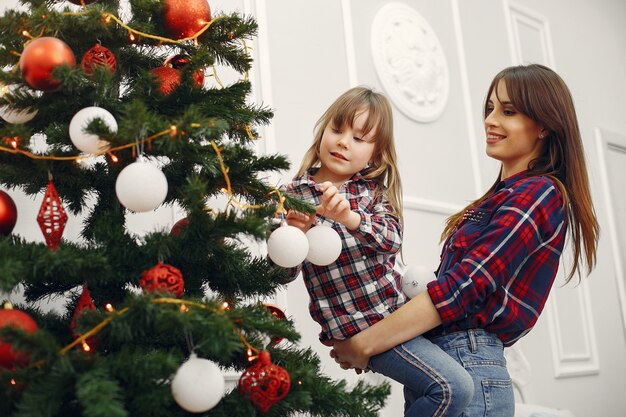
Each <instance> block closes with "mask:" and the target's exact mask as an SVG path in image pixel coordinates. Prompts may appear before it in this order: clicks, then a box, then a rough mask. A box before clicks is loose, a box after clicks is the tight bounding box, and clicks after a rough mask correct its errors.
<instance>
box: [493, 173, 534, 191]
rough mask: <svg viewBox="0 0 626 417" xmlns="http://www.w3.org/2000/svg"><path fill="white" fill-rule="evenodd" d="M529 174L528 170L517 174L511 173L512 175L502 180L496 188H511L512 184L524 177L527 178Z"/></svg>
mask: <svg viewBox="0 0 626 417" xmlns="http://www.w3.org/2000/svg"><path fill="white" fill-rule="evenodd" d="M527 176H528V170H524V171H520V172H518V173H517V174H515V175H511V176H510V177H508V178H506V179H505V180H502V181H500V182H499V183H498V186H497V187H496V190H501V189H503V188H509V187H511V185H513V184H514V183H516V182H517V181H519V180H521V179H522V178H526V177H527Z"/></svg>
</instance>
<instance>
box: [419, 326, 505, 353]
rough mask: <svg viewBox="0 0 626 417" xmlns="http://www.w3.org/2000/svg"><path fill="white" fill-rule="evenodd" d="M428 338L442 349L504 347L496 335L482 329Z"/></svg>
mask: <svg viewBox="0 0 626 417" xmlns="http://www.w3.org/2000/svg"><path fill="white" fill-rule="evenodd" d="M430 340H431V342H433V343H435V344H436V345H438V346H440V347H441V348H443V349H447V348H454V347H463V346H470V347H471V349H472V351H474V350H475V349H476V346H478V345H491V346H501V347H504V345H503V344H502V341H501V340H500V339H499V338H498V336H496V335H495V334H494V333H491V332H488V331H485V330H483V329H469V330H461V331H457V332H452V333H447V334H442V335H439V336H434V337H432V338H430Z"/></svg>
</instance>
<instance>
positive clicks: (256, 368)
mask: <svg viewBox="0 0 626 417" xmlns="http://www.w3.org/2000/svg"><path fill="white" fill-rule="evenodd" d="M290 388H291V378H290V377H289V373H288V372H287V371H286V370H285V368H283V367H281V366H278V365H275V364H273V363H272V358H271V357H270V353H269V352H268V351H267V350H264V351H263V352H261V353H259V359H258V360H257V361H256V363H255V364H254V365H252V366H251V367H250V368H248V369H246V370H245V372H244V373H243V374H241V377H240V378H239V393H240V394H241V395H243V396H244V397H247V398H248V399H249V400H250V402H251V403H252V404H254V405H255V406H256V407H257V408H258V409H259V410H261V412H262V413H267V412H268V411H269V409H270V408H272V406H273V405H274V404H276V403H278V402H279V401H280V400H282V399H283V398H285V396H286V395H287V394H288V393H289V389H290Z"/></svg>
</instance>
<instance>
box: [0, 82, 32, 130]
mask: <svg viewBox="0 0 626 417" xmlns="http://www.w3.org/2000/svg"><path fill="white" fill-rule="evenodd" d="M16 88H17V86H15V85H8V86H7V85H1V86H0V96H4V95H5V94H7V93H10V92H13V90H15V89H16ZM37 112H38V110H37V109H30V108H29V109H19V110H18V109H12V108H11V106H8V105H7V106H2V107H0V117H2V118H3V119H4V120H5V121H7V122H8V123H11V124H14V125H21V124H24V123H27V122H30V121H31V120H33V118H34V117H35V116H36V115H37Z"/></svg>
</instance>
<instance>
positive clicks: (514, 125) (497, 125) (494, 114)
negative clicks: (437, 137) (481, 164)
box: [485, 80, 545, 179]
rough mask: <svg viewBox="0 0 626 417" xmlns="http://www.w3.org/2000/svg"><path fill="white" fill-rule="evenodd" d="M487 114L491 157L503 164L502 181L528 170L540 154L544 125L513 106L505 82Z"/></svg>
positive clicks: (486, 127)
mask: <svg viewBox="0 0 626 417" xmlns="http://www.w3.org/2000/svg"><path fill="white" fill-rule="evenodd" d="M496 90H497V96H496ZM498 97H499V99H498ZM486 114H487V116H486V118H485V132H486V134H487V155H489V156H490V157H492V158H494V159H497V160H499V161H501V162H502V179H505V178H507V177H510V176H511V175H514V174H517V173H518V172H521V171H523V170H525V169H527V168H528V163H529V162H530V161H532V160H533V159H535V158H537V157H538V156H539V155H540V152H541V146H542V142H543V137H542V135H544V134H545V132H544V129H543V126H540V125H538V124H537V123H536V122H535V121H533V120H531V119H530V118H529V117H528V116H526V115H525V114H522V113H520V112H519V111H517V110H516V109H515V107H513V104H511V101H510V99H509V95H508V93H507V90H506V83H505V81H504V80H500V81H499V82H498V85H497V86H496V89H494V91H492V92H491V95H490V96H489V100H488V102H487V112H486Z"/></svg>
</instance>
